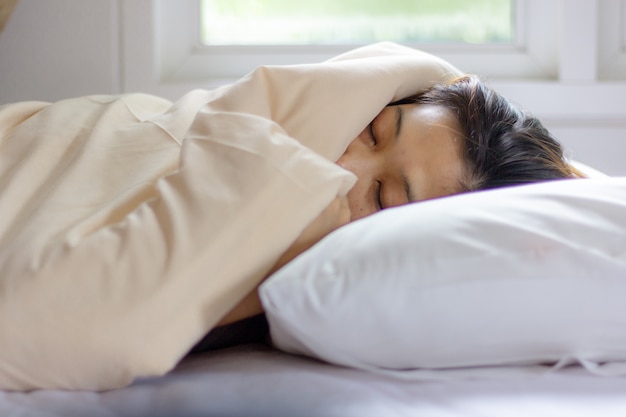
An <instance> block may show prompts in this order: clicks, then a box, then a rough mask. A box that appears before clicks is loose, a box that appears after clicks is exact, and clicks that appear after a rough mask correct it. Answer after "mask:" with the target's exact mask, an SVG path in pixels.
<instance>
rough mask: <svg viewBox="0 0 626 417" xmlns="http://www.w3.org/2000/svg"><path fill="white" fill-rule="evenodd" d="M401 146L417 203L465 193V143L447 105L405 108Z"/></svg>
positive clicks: (404, 106)
mask: <svg viewBox="0 0 626 417" xmlns="http://www.w3.org/2000/svg"><path fill="white" fill-rule="evenodd" d="M399 110H400V111H401V112H402V119H403V123H402V130H401V131H400V135H399V137H398V144H399V146H404V149H403V152H402V153H403V155H404V156H405V157H404V158H403V161H402V162H403V164H404V167H403V168H404V169H405V171H406V173H407V177H408V179H409V181H411V182H412V183H413V184H412V185H414V188H415V190H417V191H416V196H415V197H416V199H417V200H427V199H431V198H437V197H443V196H446V195H450V194H456V193H459V192H462V191H463V190H464V187H463V186H462V184H463V182H464V181H463V180H464V175H465V172H466V169H465V162H464V158H463V155H464V149H465V139H464V136H463V134H462V133H461V132H462V129H461V126H460V124H459V121H458V120H457V118H456V116H455V115H454V113H453V112H452V111H451V110H450V109H448V108H447V107H445V106H443V105H436V104H417V105H415V104H413V105H402V106H401V109H399Z"/></svg>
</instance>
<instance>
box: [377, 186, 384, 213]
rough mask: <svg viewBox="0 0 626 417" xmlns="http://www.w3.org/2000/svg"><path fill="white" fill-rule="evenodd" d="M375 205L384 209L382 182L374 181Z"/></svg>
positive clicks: (379, 208)
mask: <svg viewBox="0 0 626 417" xmlns="http://www.w3.org/2000/svg"><path fill="white" fill-rule="evenodd" d="M376 207H377V208H378V210H384V209H385V207H383V183H382V182H380V181H376Z"/></svg>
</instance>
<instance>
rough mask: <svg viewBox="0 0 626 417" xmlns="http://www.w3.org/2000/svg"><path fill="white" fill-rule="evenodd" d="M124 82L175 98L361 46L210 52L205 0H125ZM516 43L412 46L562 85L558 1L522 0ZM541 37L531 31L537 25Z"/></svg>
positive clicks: (468, 65) (478, 67) (467, 67)
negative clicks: (262, 69) (203, 30)
mask: <svg viewBox="0 0 626 417" xmlns="http://www.w3.org/2000/svg"><path fill="white" fill-rule="evenodd" d="M122 6H123V7H122V14H123V22H124V30H123V39H124V41H123V42H124V45H123V47H124V48H123V49H124V51H125V53H124V57H125V58H124V60H125V64H126V65H125V67H124V75H123V79H124V80H125V85H126V86H128V87H129V88H130V89H131V90H142V91H150V92H155V93H159V94H165V95H169V94H175V92H176V91H179V92H182V91H185V89H189V88H190V87H191V86H201V87H206V88H213V87H216V86H219V85H223V84H227V83H230V82H232V81H234V80H236V79H238V78H240V77H241V76H243V75H245V74H246V73H247V72H249V71H251V70H252V69H254V68H255V67H256V66H258V65H261V64H263V65H285V64H299V63H308V62H320V61H323V60H326V59H328V58H330V57H332V56H335V55H338V54H340V53H342V52H345V51H347V50H349V49H353V48H354V47H356V46H355V45H330V46H326V45H325V46H321V45H309V46H304V47H303V46H286V45H285V46H280V45H277V46H206V45H202V44H201V43H200V36H199V30H200V29H199V24H200V23H199V20H200V19H199V16H198V10H199V0H125V1H124V2H123V4H122ZM515 8H516V19H517V24H516V30H517V33H516V42H515V43H514V44H508V45H495V44H494V45H472V44H461V43H450V44H441V43H437V44H429V43H419V44H410V45H409V46H412V47H416V48H419V49H422V50H425V51H427V52H431V53H433V54H435V55H438V56H440V57H442V58H443V59H445V60H447V61H449V62H452V63H454V64H455V65H456V66H458V67H459V68H463V70H464V71H467V72H472V73H477V74H481V76H483V77H485V78H490V79H493V78H495V79H503V78H505V79H506V78H508V79H511V78H525V79H535V80H537V79H542V80H549V79H556V77H557V76H558V62H557V61H558V60H557V55H558V54H557V47H558V33H557V32H558V31H557V28H556V27H555V25H554V24H551V22H554V21H555V20H557V18H558V13H559V7H558V2H554V1H548V2H546V1H545V0H517V1H516V2H515ZM531 22H532V24H533V25H535V26H534V27H541V28H542V29H543V31H542V32H540V31H536V30H530V24H531Z"/></svg>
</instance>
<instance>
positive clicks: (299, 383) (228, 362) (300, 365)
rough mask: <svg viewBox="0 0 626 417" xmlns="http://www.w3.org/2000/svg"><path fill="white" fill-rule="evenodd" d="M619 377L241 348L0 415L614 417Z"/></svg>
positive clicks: (47, 395) (34, 399) (34, 396)
mask: <svg viewBox="0 0 626 417" xmlns="http://www.w3.org/2000/svg"><path fill="white" fill-rule="evenodd" d="M624 392H626V378H610V377H598V376H593V375H590V374H589V373H588V372H585V371H584V370H583V369H582V368H578V367H570V368H565V369H561V370H559V371H555V372H553V373H549V374H545V375H541V376H520V377H510V378H507V379H497V380H496V379H491V380H490V379H480V380H455V381H437V382H435V381H401V380H398V379H394V378H391V377H387V376H381V375H376V374H372V373H369V372H365V371H359V370H355V369H347V368H341V367H337V366H331V365H328V364H325V363H322V362H318V361H315V360H312V359H308V358H303V357H299V356H295V355H289V354H285V353H283V352H280V351H277V350H274V349H272V348H270V347H268V346H265V345H261V344H250V345H244V346H238V347H235V348H229V349H223V350H219V351H216V352H206V353H202V354H197V355H193V356H189V357H187V358H186V359H184V360H183V361H182V362H181V363H180V364H179V365H178V366H177V367H176V369H175V370H174V371H173V372H171V373H170V374H168V375H166V376H163V377H158V378H149V379H143V380H138V381H136V382H135V383H134V384H132V385H131V386H129V387H126V388H123V389H118V390H111V391H105V392H100V393H96V392H88V391H46V390H42V391H32V392H30V393H18V392H2V393H1V394H0V415H2V416H22V417H39V416H46V417H48V416H53V417H56V416H58V417H61V416H63V417H74V416H75V417H79V416H80V417H84V416H90V417H111V416H151V417H157V416H177V417H191V416H220V417H228V416H248V417H253V416H273V417H279V416H298V417H307V416H325V417H333V416H337V417H339V416H341V417H351V416H354V417H370V416H371V417H381V416H428V417H444V416H445V417H456V416H459V417H460V416H463V417H467V416H472V417H491V416H493V417H517V416H520V417H522V416H523V417H528V416H533V417H541V416H546V417H547V416H550V417H555V416H561V415H562V416H568V417H583V416H584V417H588V416H603V417H609V416H620V417H621V416H624V415H625V414H626V395H624Z"/></svg>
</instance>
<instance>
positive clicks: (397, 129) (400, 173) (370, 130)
mask: <svg viewBox="0 0 626 417" xmlns="http://www.w3.org/2000/svg"><path fill="white" fill-rule="evenodd" d="M460 130H461V129H460V127H459V125H458V121H457V120H456V118H455V117H454V115H453V114H452V112H451V111H450V110H448V109H447V108H445V107H443V106H439V105H432V104H418V105H415V104H407V105H401V106H388V107H385V108H384V109H383V110H382V111H381V112H380V113H379V114H378V116H376V118H375V119H374V120H373V121H372V123H371V124H370V125H369V126H367V127H366V128H365V129H364V130H363V131H362V132H361V133H360V134H359V136H358V137H357V138H356V139H354V140H353V141H352V142H351V143H350V145H348V148H347V149H346V151H345V152H344V154H343V155H342V156H341V157H340V158H339V160H338V161H337V164H338V165H340V166H341V167H343V168H345V169H347V170H349V171H351V172H353V173H354V174H355V175H356V176H357V178H358V180H357V183H356V184H355V186H354V187H353V188H352V189H351V190H350V192H349V193H348V195H347V196H346V197H344V198H337V199H335V200H334V201H333V202H332V203H331V204H330V205H329V206H328V207H327V208H326V209H325V210H324V211H323V212H322V213H321V214H320V215H319V216H318V217H317V219H315V220H314V221H313V222H312V223H311V224H310V225H309V226H307V228H306V229H305V230H304V232H303V233H302V234H301V235H300V237H299V238H298V239H297V240H296V242H295V243H294V244H293V245H292V246H291V247H290V248H289V249H288V250H287V252H285V254H283V256H282V257H281V258H280V259H279V261H278V262H277V264H276V265H275V266H274V267H273V268H272V270H271V271H270V273H268V276H269V275H270V274H271V273H272V272H274V271H276V270H278V269H279V268H280V267H282V266H283V265H285V264H286V263H287V262H289V261H290V260H292V259H293V258H295V257H296V256H297V255H298V254H300V253H302V252H303V251H305V250H306V249H308V248H310V247H311V246H312V245H313V244H315V243H316V242H317V241H319V240H320V239H321V238H322V237H324V236H325V235H327V234H328V233H330V232H331V231H333V230H335V229H337V228H338V227H341V226H343V225H345V224H347V223H349V222H350V221H353V220H357V219H360V218H362V217H365V216H368V215H371V214H373V213H375V212H377V211H380V210H383V209H385V208H389V207H394V206H399V205H403V204H408V203H411V202H417V201H423V200H429V199H433V198H438V197H443V196H447V195H451V194H456V193H459V192H461V191H463V187H462V186H461V183H462V179H463V174H464V168H465V166H464V163H463V158H462V155H463V136H462V135H461V134H460V133H458V132H460ZM262 312H263V308H262V305H261V302H260V300H259V297H258V293H257V291H256V289H255V290H253V291H252V292H251V293H250V294H248V296H246V297H245V298H244V299H243V300H242V301H241V302H240V303H239V304H238V305H237V306H236V307H235V308H234V309H233V310H231V311H230V312H229V313H228V314H227V315H226V316H225V317H224V318H222V320H221V321H220V322H219V323H218V324H217V325H218V326H221V325H225V324H229V323H232V322H235V321H238V320H242V319H244V318H247V317H252V316H254V315H257V314H261V313H262Z"/></svg>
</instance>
